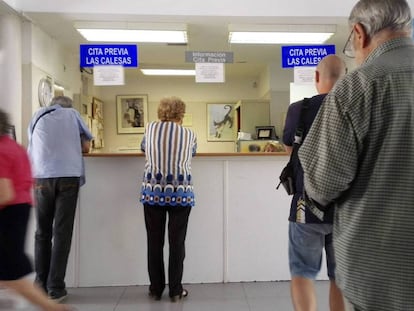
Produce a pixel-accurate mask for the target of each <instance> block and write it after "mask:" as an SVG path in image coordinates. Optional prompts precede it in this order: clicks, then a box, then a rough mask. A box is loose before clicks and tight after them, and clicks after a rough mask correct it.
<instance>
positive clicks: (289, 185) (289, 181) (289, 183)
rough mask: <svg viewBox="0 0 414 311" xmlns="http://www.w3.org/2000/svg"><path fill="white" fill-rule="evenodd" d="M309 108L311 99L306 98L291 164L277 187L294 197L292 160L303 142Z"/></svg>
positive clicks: (297, 129) (296, 131) (284, 169)
mask: <svg viewBox="0 0 414 311" xmlns="http://www.w3.org/2000/svg"><path fill="white" fill-rule="evenodd" d="M308 107H309V98H304V99H303V102H302V108H301V110H300V116H299V124H298V126H297V127H296V130H295V140H294V142H293V149H292V153H291V154H290V159H289V162H288V163H287V164H286V166H285V167H284V168H283V170H282V172H281V173H280V176H279V180H280V182H279V184H278V185H277V187H276V189H279V187H280V185H282V186H283V188H285V190H286V192H287V194H288V195H293V194H295V192H296V189H295V174H294V170H293V162H292V159H293V158H294V157H295V156H297V153H298V150H299V147H300V145H301V144H302V141H303V132H304V130H305V115H306V111H307V109H308Z"/></svg>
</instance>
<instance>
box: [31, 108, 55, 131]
mask: <svg viewBox="0 0 414 311" xmlns="http://www.w3.org/2000/svg"><path fill="white" fill-rule="evenodd" d="M55 110H56V109H50V110H46V111H45V112H43V113H42V114H41V115H40V116H39V117H38V118H37V119H36V121H35V122H34V124H33V126H32V128H31V129H30V133H32V134H33V132H34V129H35V127H36V124H37V122H39V120H40V119H41V118H42V117H43V116H44V115H47V114H49V113H51V112H53V111H55Z"/></svg>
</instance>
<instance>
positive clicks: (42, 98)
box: [38, 78, 53, 107]
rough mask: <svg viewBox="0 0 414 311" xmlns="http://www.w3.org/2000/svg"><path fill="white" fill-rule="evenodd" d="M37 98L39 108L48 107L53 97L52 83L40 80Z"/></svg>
mask: <svg viewBox="0 0 414 311" xmlns="http://www.w3.org/2000/svg"><path fill="white" fill-rule="evenodd" d="M38 96H39V104H40V107H46V106H48V105H49V103H50V101H51V100H52V97H53V87H52V82H51V81H50V79H49V78H42V79H40V81H39V85H38Z"/></svg>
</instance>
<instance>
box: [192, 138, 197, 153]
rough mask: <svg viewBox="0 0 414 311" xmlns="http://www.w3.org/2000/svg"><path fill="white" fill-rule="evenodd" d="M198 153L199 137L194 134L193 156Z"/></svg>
mask: <svg viewBox="0 0 414 311" xmlns="http://www.w3.org/2000/svg"><path fill="white" fill-rule="evenodd" d="M196 153H197V137H195V136H194V144H193V150H192V155H193V157H194V156H195V155H196Z"/></svg>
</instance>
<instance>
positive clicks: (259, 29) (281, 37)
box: [229, 25, 336, 44]
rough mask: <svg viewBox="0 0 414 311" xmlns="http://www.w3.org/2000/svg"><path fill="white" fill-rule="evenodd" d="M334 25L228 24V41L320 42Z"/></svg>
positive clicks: (327, 35)
mask: <svg viewBox="0 0 414 311" xmlns="http://www.w3.org/2000/svg"><path fill="white" fill-rule="evenodd" d="M335 31H336V27H335V25H229V42H230V43H241V44H321V43H324V42H325V41H326V40H328V39H329V38H330V37H331V36H332V35H333V34H334V33H335Z"/></svg>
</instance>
